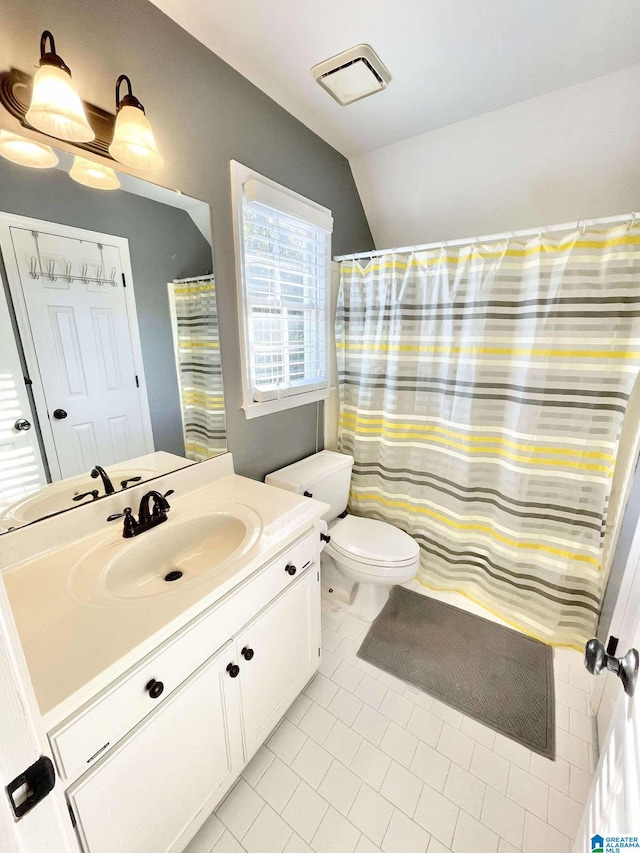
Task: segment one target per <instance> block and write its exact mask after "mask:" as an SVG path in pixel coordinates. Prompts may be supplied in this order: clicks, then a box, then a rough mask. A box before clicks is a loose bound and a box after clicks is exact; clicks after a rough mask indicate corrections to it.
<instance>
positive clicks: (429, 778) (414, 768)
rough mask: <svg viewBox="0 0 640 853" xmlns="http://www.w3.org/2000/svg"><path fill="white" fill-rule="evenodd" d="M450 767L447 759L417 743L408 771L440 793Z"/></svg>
mask: <svg viewBox="0 0 640 853" xmlns="http://www.w3.org/2000/svg"><path fill="white" fill-rule="evenodd" d="M450 767H451V762H450V761H449V759H448V758H446V757H445V756H444V755H442V754H441V753H440V752H436V750H435V749H433V747H431V746H429V745H428V744H426V743H419V744H418V748H417V749H416V752H415V755H414V756H413V761H412V762H411V767H410V768H409V769H410V770H411V772H412V773H415V774H416V776H417V777H418V778H419V779H422V781H423V782H426V783H427V784H429V785H431V787H432V788H435V789H436V791H440V792H442V791H444V786H445V783H446V781H447V776H448V774H449V768H450Z"/></svg>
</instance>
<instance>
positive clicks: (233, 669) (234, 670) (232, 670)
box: [227, 663, 240, 678]
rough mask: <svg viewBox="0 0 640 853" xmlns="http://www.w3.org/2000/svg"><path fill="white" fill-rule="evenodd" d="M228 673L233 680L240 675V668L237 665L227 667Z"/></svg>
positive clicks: (231, 664) (232, 664)
mask: <svg viewBox="0 0 640 853" xmlns="http://www.w3.org/2000/svg"><path fill="white" fill-rule="evenodd" d="M227 672H228V673H229V675H230V676H231V678H237V677H238V676H239V675H240V667H239V666H238V664H237V663H230V664H229V666H228V667H227Z"/></svg>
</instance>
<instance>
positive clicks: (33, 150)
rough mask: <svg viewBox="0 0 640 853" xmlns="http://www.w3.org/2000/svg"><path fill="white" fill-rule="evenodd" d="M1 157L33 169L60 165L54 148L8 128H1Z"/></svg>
mask: <svg viewBox="0 0 640 853" xmlns="http://www.w3.org/2000/svg"><path fill="white" fill-rule="evenodd" d="M0 157H4V158H5V159H6V160H11V162H12V163H18V164H19V165H20V166H29V167H30V168H32V169H51V168H52V167H53V166H57V165H58V158H57V156H56V154H55V152H54V150H53V148H50V147H49V146H48V145H43V144H42V143H41V142H34V141H33V140H32V139H25V138H24V136H18V134H17V133H11V132H10V131H8V130H0Z"/></svg>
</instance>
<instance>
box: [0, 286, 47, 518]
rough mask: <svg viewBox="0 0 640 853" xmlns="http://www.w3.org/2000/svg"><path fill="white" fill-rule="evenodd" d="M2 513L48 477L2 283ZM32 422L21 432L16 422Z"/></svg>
mask: <svg viewBox="0 0 640 853" xmlns="http://www.w3.org/2000/svg"><path fill="white" fill-rule="evenodd" d="M0 327H1V328H2V330H3V332H2V334H0V511H1V510H2V509H4V508H6V507H8V506H10V505H11V504H13V503H15V502H16V501H18V500H20V498H23V497H25V496H26V495H28V494H29V493H30V492H34V491H36V490H37V489H39V488H41V487H42V486H44V485H45V484H46V482H47V478H46V476H45V473H44V468H43V465H42V457H41V454H40V448H39V446H38V439H37V436H36V430H35V427H34V425H33V424H34V417H33V413H32V411H31V405H30V402H29V397H28V395H27V389H26V386H25V383H24V376H23V372H22V366H21V364H20V357H19V355H18V350H17V348H16V345H15V341H14V337H13V334H11V318H10V316H9V307H8V305H7V301H6V297H5V293H4V289H3V287H2V282H1V281H0ZM21 418H24V419H25V420H27V421H29V423H30V424H31V428H30V429H29V430H18V429H16V427H15V424H16V421H18V420H19V419H21Z"/></svg>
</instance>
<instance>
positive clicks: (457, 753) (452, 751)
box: [436, 723, 476, 770]
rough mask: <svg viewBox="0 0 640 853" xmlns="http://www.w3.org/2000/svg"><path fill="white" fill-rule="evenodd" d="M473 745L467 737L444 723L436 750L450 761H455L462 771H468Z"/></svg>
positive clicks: (472, 741) (473, 742)
mask: <svg viewBox="0 0 640 853" xmlns="http://www.w3.org/2000/svg"><path fill="white" fill-rule="evenodd" d="M475 745H476V744H475V741H474V740H472V739H471V738H470V737H468V735H464V734H462V732H460V731H458V730H457V729H454V728H453V727H452V726H450V725H449V724H448V723H445V724H444V726H443V728H442V732H441V733H440V737H439V738H438V744H437V746H436V749H437V750H438V752H441V753H442V754H443V755H446V757H447V758H450V759H451V761H455V763H456V764H459V765H460V767H462V768H463V769H464V770H468V769H469V767H471V758H472V756H473V750H474V747H475Z"/></svg>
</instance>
